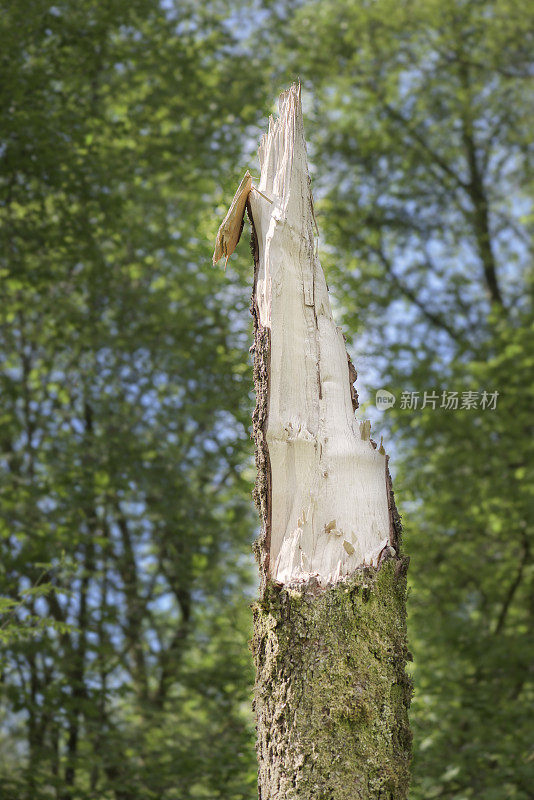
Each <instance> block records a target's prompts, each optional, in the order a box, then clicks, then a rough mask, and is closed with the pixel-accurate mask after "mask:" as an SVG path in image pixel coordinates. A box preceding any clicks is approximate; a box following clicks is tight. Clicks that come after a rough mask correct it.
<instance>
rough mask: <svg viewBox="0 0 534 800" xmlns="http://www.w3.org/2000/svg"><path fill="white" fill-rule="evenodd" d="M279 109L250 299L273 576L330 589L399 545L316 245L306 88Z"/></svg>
mask: <svg viewBox="0 0 534 800" xmlns="http://www.w3.org/2000/svg"><path fill="white" fill-rule="evenodd" d="M279 112H280V116H279V118H278V119H277V120H276V121H275V120H274V119H273V118H271V119H270V121H269V132H268V134H266V135H265V136H264V137H263V139H262V142H261V145H260V148H259V158H260V166H261V178H260V184H259V187H258V188H259V191H258V192H252V191H251V192H250V194H249V197H248V202H249V208H250V211H251V216H252V220H253V225H254V228H255V234H256V237H257V244H258V258H259V263H258V267H257V279H256V285H255V297H254V300H255V304H256V307H257V313H258V315H259V324H260V325H261V326H262V327H263V328H266V329H269V330H270V369H269V394H268V415H267V423H266V441H267V446H268V454H269V459H270V467H271V476H272V485H271V498H270V502H271V509H270V511H271V521H270V522H271V525H270V527H271V530H270V553H269V573H270V577H271V578H272V579H274V580H275V581H278V582H280V583H283V584H291V583H294V582H304V581H308V580H309V579H310V578H311V577H312V576H315V577H316V578H317V580H318V581H319V583H320V584H321V585H323V586H326V585H327V584H330V583H334V582H336V581H338V580H339V579H341V578H343V577H344V576H347V575H350V574H351V573H353V572H354V571H355V569H356V568H357V567H358V566H360V565H362V564H368V565H371V564H372V565H376V564H377V563H378V561H379V558H380V556H381V554H382V553H384V552H388V551H389V548H390V546H391V544H393V541H392V534H391V532H390V531H391V523H390V510H389V504H388V494H389V485H388V477H387V461H386V456H385V454H384V452H383V448H380V451H379V450H378V449H376V447H375V446H374V443H372V441H371V440H370V437H369V430H368V426H363V428H362V429H361V430H360V425H359V424H358V423H357V422H356V421H355V419H354V411H353V405H352V400H351V381H350V380H349V367H348V361H347V354H346V350H345V343H344V338H343V334H342V333H341V330H340V329H339V328H338V327H337V326H336V324H335V322H334V319H333V316H332V310H331V307H330V302H329V298H328V290H327V286H326V281H325V277H324V274H323V271H322V268H321V265H320V262H319V259H318V257H317V253H316V246H315V238H314V225H315V218H314V213H313V200H312V194H311V189H310V181H309V177H308V166H307V157H306V144H305V140H304V132H303V122H302V108H301V98H300V86H298V85H294V86H292V87H291V88H290V89H289V90H288V91H287V92H285V93H284V94H282V95H281V97H280V104H279ZM240 189H241V187H240ZM260 193H261V194H260ZM262 195H263V196H262ZM236 197H237V195H236ZM266 198H268V199H266ZM223 224H224V223H223Z"/></svg>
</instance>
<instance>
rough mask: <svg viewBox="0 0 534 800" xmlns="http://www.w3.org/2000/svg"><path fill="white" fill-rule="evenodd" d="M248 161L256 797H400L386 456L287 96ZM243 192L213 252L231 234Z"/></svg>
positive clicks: (400, 687)
mask: <svg viewBox="0 0 534 800" xmlns="http://www.w3.org/2000/svg"><path fill="white" fill-rule="evenodd" d="M259 157H260V165H261V178H260V184H259V187H258V188H256V187H254V186H253V184H252V181H251V180H250V181H249V178H250V176H248V178H247V176H245V178H244V179H243V180H244V181H246V185H247V192H246V195H247V201H246V202H247V210H248V214H249V218H250V220H251V223H252V249H253V254H254V263H255V273H254V292H253V300H252V313H253V316H254V324H255V341H254V347H253V350H254V380H255V388H256V396H257V401H256V408H255V411H254V417H253V436H254V439H255V446H256V463H257V481H256V489H255V496H256V502H257V505H258V508H259V511H260V515H261V521H262V529H263V530H262V535H261V537H260V540H259V541H258V543H257V555H258V560H259V563H260V569H261V573H262V584H261V589H260V599H259V601H258V602H257V603H256V604H255V606H254V637H253V641H252V648H253V653H254V658H255V664H256V686H255V701H254V702H255V713H256V721H257V750H258V760H259V780H258V785H259V797H260V800H312V798H313V800H349V798H350V800H356V799H357V798H358V799H360V798H362V799H363V798H365V800H402V799H403V798H405V797H406V796H407V791H408V780H409V772H408V771H409V760H410V743H411V736H410V731H409V727H408V719H407V709H408V705H409V701H410V696H411V684H410V681H409V679H408V678H407V676H406V674H405V663H406V658H407V655H408V651H407V646H406V567H407V559H405V558H403V557H402V556H401V555H400V553H399V534H400V524H399V518H398V515H397V512H396V509H395V504H394V500H393V492H392V489H391V482H390V478H389V472H388V466H387V456H386V455H385V453H384V450H383V448H382V447H380V448H378V449H377V448H376V445H375V443H374V442H372V440H371V439H370V426H369V423H368V422H364V423H362V424H361V425H358V424H357V423H356V421H355V419H354V408H355V407H356V406H357V396H356V393H355V391H354V389H353V386H352V384H353V381H354V379H355V377H356V373H355V370H354V367H353V366H352V364H351V363H350V360H349V359H348V357H347V353H346V350H345V343H344V338H343V334H342V333H341V331H340V330H339V328H337V327H336V325H335V323H334V320H333V318H332V311H331V308H330V302H329V299H328V290H327V286H326V282H325V278H324V275H323V272H322V269H321V265H320V263H319V260H318V258H317V255H316V250H315V239H314V224H315V219H314V214H313V201H312V195H311V190H310V184H309V178H308V167H307V159H306V144H305V140H304V133H303V124H302V110H301V102H300V87H299V86H292V87H291V88H290V89H289V91H288V92H285V93H283V94H282V95H281V97H280V116H279V119H278V120H276V121H274V120H273V119H272V118H271V120H270V122H269V132H268V134H266V135H265V136H264V137H263V139H262V142H261V145H260V149H259ZM244 185H245V184H244V183H243V182H242V185H241V186H240V189H239V190H238V193H237V195H236V198H235V199H234V203H233V204H232V208H233V209H234V211H233V212H232V209H231V211H230V212H229V215H227V218H226V219H225V222H224V223H223V225H222V226H221V229H220V231H219V237H218V249H219V255H221V254H225V255H226V256H227V257H228V255H230V253H231V251H232V250H233V248H234V247H235V244H236V242H237V239H238V238H239V233H240V227H239V225H240V224H241V219H239V220H237V219H233V217H235V216H236V214H235V208H236V207H237V206H238V205H240V204H241V203H242V196H241V195H242V194H243V191H244V190H243V186H244ZM240 193H241V194H240ZM238 195H239V197H238ZM232 214H233V216H232ZM238 216H239V215H238ZM236 225H238V227H239V232H238V235H237V237H236ZM216 254H217V251H216Z"/></svg>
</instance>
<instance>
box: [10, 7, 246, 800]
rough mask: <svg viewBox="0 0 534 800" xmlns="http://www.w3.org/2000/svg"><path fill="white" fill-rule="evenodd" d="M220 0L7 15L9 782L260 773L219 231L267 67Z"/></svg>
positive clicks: (160, 788)
mask: <svg viewBox="0 0 534 800" xmlns="http://www.w3.org/2000/svg"><path fill="white" fill-rule="evenodd" d="M210 6H211V4H210V3H204V4H202V8H198V7H197V4H195V3H180V4H177V5H176V7H172V6H171V5H170V4H166V6H165V8H163V7H159V5H158V4H157V3H154V2H150V1H148V0H147V1H146V2H145V0H135V2H125V1H124V0H113V1H112V2H109V3H94V2H92V1H91V0H82V2H79V0H76V2H70V1H69V0H66V2H59V3H57V4H54V5H53V6H51V5H50V4H49V3H45V2H36V3H33V4H32V6H31V8H28V7H26V4H20V3H16V2H12V3H9V4H8V5H7V6H5V8H4V12H3V15H2V20H1V23H0V24H1V26H2V31H1V38H2V43H3V52H2V70H3V75H2V81H1V86H2V89H1V92H2V95H3V97H2V103H1V109H2V111H1V122H0V124H1V126H2V142H3V144H2V149H1V156H2V162H3V165H2V178H1V182H0V191H1V196H2V203H1V210H0V216H1V234H0V235H1V237H2V242H1V248H0V251H1V253H2V257H1V263H0V270H1V273H2V285H1V289H0V292H1V303H0V306H1V312H0V313H1V323H2V328H1V334H0V336H1V339H0V353H1V358H2V372H1V377H0V381H1V389H2V399H3V404H2V412H1V432H0V443H1V448H0V449H1V458H2V467H3V469H2V476H1V478H0V495H1V508H2V512H1V521H0V525H1V527H0V563H1V564H2V568H1V572H0V594H1V595H2V597H3V604H4V606H5V608H4V612H7V614H6V617H5V619H6V620H7V622H6V628H5V629H4V631H5V632H7V634H8V635H7V636H6V637H3V659H2V660H3V682H2V686H3V708H4V712H3V713H4V724H5V730H6V732H7V736H8V738H7V740H3V741H2V742H1V744H0V747H1V750H0V774H1V777H0V782H1V784H2V791H1V794H2V797H3V798H6V800H8V799H10V798H13V800H15V798H16V800H22V798H28V799H30V798H31V800H39V799H40V798H45V797H46V798H48V797H61V798H62V799H63V800H67V799H68V798H85V797H93V798H95V797H98V798H114V799H115V798H116V799H117V800H126V798H128V800H134V798H143V800H145V798H148V797H157V798H174V797H180V798H182V797H185V796H188V797H189V796H190V797H214V798H215V797H228V796H232V797H235V798H239V797H249V796H250V786H251V785H253V783H254V775H253V772H254V752H253V748H252V746H251V740H252V736H251V731H250V712H249V709H248V703H247V700H248V697H249V695H248V691H249V690H248V686H249V683H250V678H251V668H250V664H249V659H248V657H247V654H246V639H247V632H248V627H247V624H246V620H247V616H246V602H247V599H246V595H247V593H250V592H251V587H250V582H251V571H250V568H249V561H248V559H247V557H246V556H247V555H248V554H249V547H250V541H251V538H252V532H253V528H254V524H255V523H254V517H253V515H252V509H251V508H250V500H249V492H250V486H249V483H248V481H247V480H246V478H245V477H244V475H243V471H244V469H246V467H247V466H248V463H249V457H250V449H249V443H248V425H249V415H250V409H249V405H250V403H249V393H250V385H251V381H250V376H249V368H248V365H247V363H246V359H245V358H244V353H246V347H247V345H246V342H247V335H248V319H247V317H248V315H247V314H246V308H247V305H248V290H247V289H246V288H245V289H243V288H242V287H241V286H240V285H239V283H238V281H237V280H236V279H235V278H234V279H232V278H231V277H230V279H229V276H225V275H224V274H223V273H222V272H221V271H220V270H213V269H212V267H211V258H210V256H211V247H210V245H211V240H212V239H213V237H214V234H215V231H216V228H217V220H216V218H214V214H213V209H214V207H215V206H217V204H218V203H219V202H220V201H221V199H222V198H224V197H226V196H227V195H228V192H231V191H232V188H231V187H232V185H233V183H234V181H235V177H236V174H237V172H236V170H238V166H239V165H238V164H237V160H238V157H239V153H240V141H239V135H240V132H241V129H242V127H243V126H245V125H247V124H249V123H251V122H252V121H253V120H252V117H251V112H250V109H251V108H253V107H255V106H258V105H260V103H259V100H257V99H256V98H257V95H258V92H259V89H260V84H259V83H258V81H256V80H253V79H252V76H251V75H249V74H247V73H246V72H241V73H240V74H239V75H235V60H236V53H237V44H236V42H235V41H233V40H232V37H231V32H230V31H229V30H227V29H226V27H225V24H224V20H223V19H221V17H220V14H219V13H218V9H217V5H216V4H214V6H213V8H211V7H210ZM242 95H245V96H246V97H248V99H249V101H250V105H249V106H248V109H249V111H248V112H246V111H245V112H243V110H242V102H241V97H242ZM247 115H248V116H247ZM236 120H239V124H237V125H236V124H235V123H236ZM222 176H224V178H223V177H222ZM61 553H64V554H65V556H64V558H66V559H67V560H68V562H69V564H70V565H71V569H70V570H69V571H65V570H62V569H58V568H57V566H58V562H59V560H60V554H61ZM40 563H41V564H42V563H47V564H50V565H51V567H50V569H46V570H45V574H44V575H43V567H42V566H39V564H40ZM21 598H22V599H23V602H20V601H21ZM234 627H235V630H234ZM29 629H31V633H32V635H31V637H28V635H27V632H28V630H29ZM237 754H241V755H240V756H238V755H237ZM14 755H15V757H14ZM251 776H252V777H251Z"/></svg>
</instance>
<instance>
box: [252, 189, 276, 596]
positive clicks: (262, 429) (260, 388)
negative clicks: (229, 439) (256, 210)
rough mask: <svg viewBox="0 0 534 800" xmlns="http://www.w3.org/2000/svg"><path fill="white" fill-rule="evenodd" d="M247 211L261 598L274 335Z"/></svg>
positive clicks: (266, 551)
mask: <svg viewBox="0 0 534 800" xmlns="http://www.w3.org/2000/svg"><path fill="white" fill-rule="evenodd" d="M246 209H247V216H248V218H249V220H250V227H251V236H250V249H251V251H252V257H253V259H254V282H253V286H252V298H251V301H250V313H251V315H252V318H253V321H254V344H253V345H252V347H251V348H250V352H251V353H252V354H253V359H254V368H253V378H254V390H255V393H256V405H255V407H254V411H253V414H252V439H253V440H254V455H255V459H256V483H255V486H254V491H253V497H254V502H255V503H256V507H257V509H258V513H259V515H260V521H261V526H262V531H261V533H260V536H259V537H258V539H256V541H255V542H254V544H253V550H254V555H255V556H256V560H257V562H258V566H259V569H260V577H261V586H260V595H263V593H264V591H265V589H266V587H267V583H268V580H269V560H270V549H271V460H270V458H269V448H268V446H267V438H266V435H265V434H266V425H267V415H268V411H269V388H270V387H269V382H270V381H269V377H270V361H271V332H270V330H269V328H264V327H263V326H262V324H261V322H260V314H259V310H258V305H257V303H256V285H257V281H258V270H259V263H260V261H259V247H258V237H257V235H256V228H255V226H254V219H253V217H252V209H251V207H250V203H249V201H248V199H247V203H246Z"/></svg>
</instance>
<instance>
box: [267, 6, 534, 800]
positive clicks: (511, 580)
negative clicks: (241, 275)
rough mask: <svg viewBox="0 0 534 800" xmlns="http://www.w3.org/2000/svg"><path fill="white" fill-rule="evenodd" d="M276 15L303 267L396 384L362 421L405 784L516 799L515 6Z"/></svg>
mask: <svg viewBox="0 0 534 800" xmlns="http://www.w3.org/2000/svg"><path fill="white" fill-rule="evenodd" d="M280 17H281V19H282V23H283V24H282V25H280V26H278V27H277V26H274V28H273V34H272V36H273V40H275V41H276V43H278V46H279V48H280V50H281V53H282V55H281V57H280V58H279V59H278V62H279V63H280V64H281V65H282V66H281V68H280V71H279V76H280V78H281V79H282V80H286V77H287V73H286V72H285V70H286V69H287V64H288V62H289V64H290V65H291V67H292V68H295V69H297V64H298V71H299V74H300V75H301V78H302V79H303V82H304V85H305V86H309V89H310V91H311V92H312V93H313V109H312V116H313V120H314V122H313V125H312V132H311V137H310V138H311V142H312V147H311V151H312V158H313V159H314V161H315V163H316V167H317V172H318V174H317V176H316V180H315V189H316V193H317V194H318V195H319V197H320V202H318V203H317V206H318V220H319V226H320V227H322V228H323V233H324V235H325V240H326V242H327V245H328V248H327V252H326V254H325V258H324V259H323V261H324V262H326V264H327V267H328V271H329V275H330V276H331V277H330V280H331V286H332V289H333V291H334V294H335V295H336V297H337V299H338V302H339V305H340V306H341V310H342V311H343V314H344V319H345V324H346V325H347V326H348V328H349V330H350V331H351V332H352V333H353V335H354V336H355V345H356V353H355V355H354V361H355V363H356V364H360V365H361V366H362V369H361V371H362V372H363V371H367V373H368V376H369V377H368V383H369V384H370V385H371V386H372V385H373V384H375V388H376V389H378V388H380V387H385V388H389V389H390V390H391V391H393V392H394V393H395V395H396V397H397V404H396V406H395V407H394V409H393V410H391V411H388V412H387V416H386V417H385V418H382V419H380V423H379V424H380V425H381V426H384V425H386V426H388V425H389V427H390V429H391V431H392V433H393V434H394V436H395V445H396V452H395V457H394V465H395V466H396V467H397V468H398V472H399V474H398V475H397V480H396V484H395V485H396V490H397V496H398V498H399V499H400V505H401V509H403V510H404V511H405V524H406V549H407V552H408V553H410V554H411V555H412V565H411V568H410V573H409V578H410V584H411V601H410V612H411V616H410V627H409V630H410V637H411V641H412V644H413V649H414V656H415V671H414V679H415V690H416V691H415V699H414V705H413V711H412V714H411V719H412V725H413V728H414V734H415V741H414V746H415V758H414V768H413V783H412V795H411V796H412V797H413V798H414V800H417V799H418V798H424V799H425V800H427V798H430V797H447V798H455V800H465V799H466V798H474V797H477V798H482V797H483V798H484V799H486V798H489V797H494V798H523V799H525V798H527V797H528V796H530V795H531V791H532V789H531V787H532V783H533V781H534V761H533V759H532V751H531V745H532V726H531V722H530V723H529V718H528V708H529V703H530V705H531V703H532V695H533V687H532V674H531V664H532V658H533V655H534V648H533V645H532V638H531V636H529V631H530V632H531V631H532V621H533V619H532V617H533V613H534V607H533V606H532V582H533V567H532V550H533V544H532V509H533V507H534V504H533V502H532V500H533V498H532V490H531V488H529V487H531V485H532V482H531V481H530V483H529V474H530V475H531V469H532V464H533V453H532V422H531V416H529V408H531V404H532V389H531V385H532V377H531V376H532V357H531V355H530V350H529V344H530V342H531V339H529V335H530V336H531V330H529V320H530V319H531V316H532V304H531V288H532V271H531V270H532V249H531V235H532V187H533V182H532V171H531V161H530V149H529V145H530V132H529V131H530V130H531V127H532V113H531V109H532V102H531V100H532V96H531V88H530V86H529V85H528V81H527V78H528V76H529V75H530V74H531V71H532V61H531V52H532V47H531V45H532V38H533V36H532V31H533V30H534V26H533V22H534V20H533V14H532V6H531V4H527V3H525V2H522V0H500V1H498V2H491V3H485V2H482V3H465V2H462V1H461V0H454V1H451V2H445V3H443V2H437V1H434V0H425V2H424V3H398V2H392V1H390V0H378V1H377V2H370V3H361V2H350V0H346V1H344V0H339V1H336V2H324V1H322V2H299V3H295V4H290V3H286V4H283V9H282V10H281V11H280ZM312 43H313V46H312ZM366 367H367V370H366ZM444 390H450V391H453V390H456V391H459V392H460V399H461V393H462V392H464V391H475V392H478V393H479V399H480V397H481V393H482V392H483V391H484V390H486V391H488V392H492V391H498V392H499V397H498V402H497V408H496V410H494V411H492V410H489V409H486V410H483V409H482V408H480V406H479V407H478V408H477V409H470V410H467V409H464V410H460V409H458V410H457V411H453V410H445V409H440V408H439V402H438V407H437V408H436V409H435V410H432V408H430V407H429V406H428V405H427V406H426V408H425V409H423V410H421V399H422V398H423V396H424V392H425V391H427V392H432V391H436V392H437V393H438V396H439V398H440V401H441V393H442V392H443V391H444ZM402 391H410V392H411V391H416V392H419V397H420V398H421V399H420V401H419V408H418V409H417V410H409V409H406V408H404V409H403V408H401V407H400V399H401V393H402ZM530 413H531V412H530Z"/></svg>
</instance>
